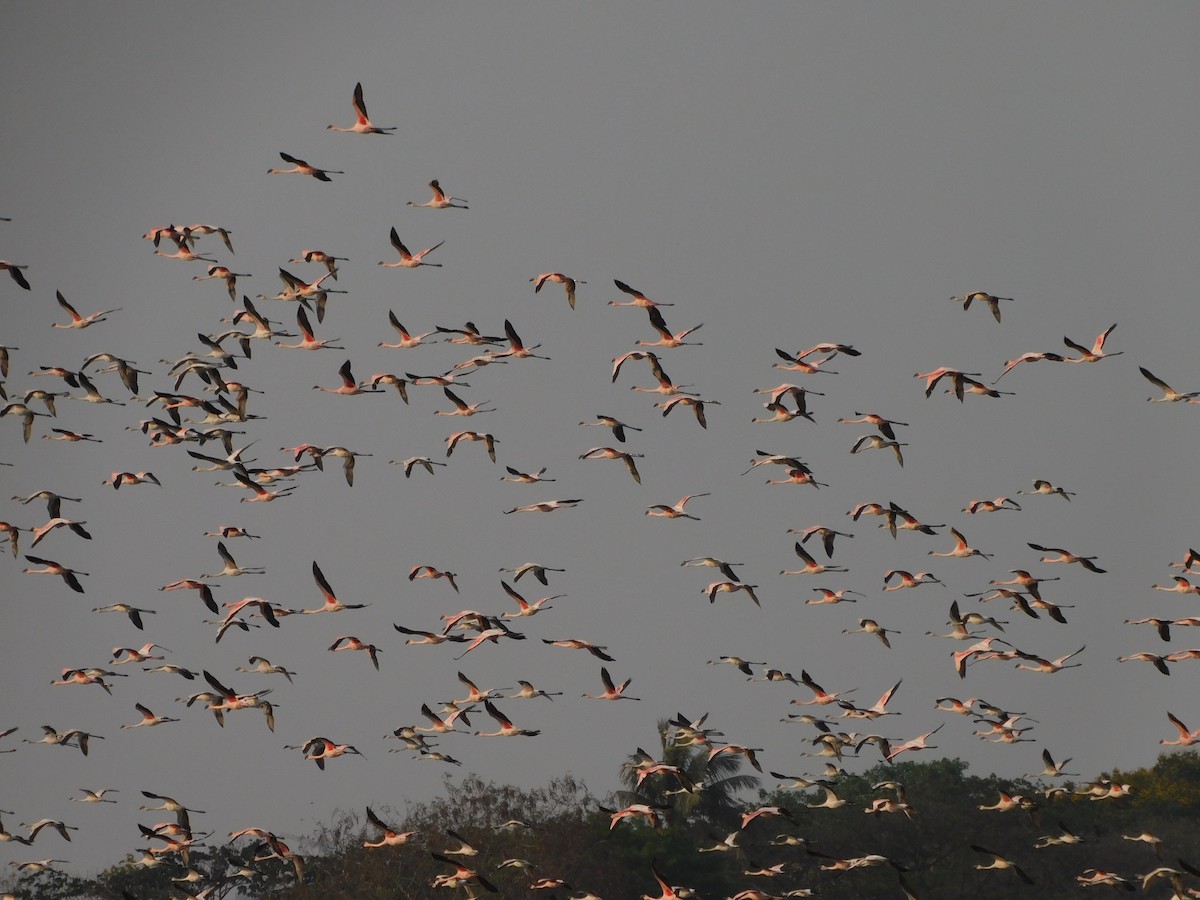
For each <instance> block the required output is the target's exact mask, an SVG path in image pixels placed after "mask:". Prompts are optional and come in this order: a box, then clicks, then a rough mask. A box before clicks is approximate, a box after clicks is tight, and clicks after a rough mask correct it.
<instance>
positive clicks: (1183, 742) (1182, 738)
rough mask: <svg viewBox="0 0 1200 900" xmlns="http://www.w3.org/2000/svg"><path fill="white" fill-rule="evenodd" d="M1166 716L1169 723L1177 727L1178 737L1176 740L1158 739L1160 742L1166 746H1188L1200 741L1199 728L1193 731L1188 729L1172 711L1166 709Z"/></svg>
mask: <svg viewBox="0 0 1200 900" xmlns="http://www.w3.org/2000/svg"><path fill="white" fill-rule="evenodd" d="M1167 718H1168V719H1170V720H1171V724H1172V725H1174V726H1175V727H1176V728H1177V729H1179V737H1178V738H1177V739H1176V740H1167V739H1166V738H1163V739H1162V740H1160V741H1159V743H1160V744H1165V745H1166V746H1168V747H1171V746H1174V747H1190V746H1192V745H1193V744H1196V743H1200V728H1197V729H1196V730H1195V731H1192V730H1190V729H1189V728H1188V727H1187V726H1186V725H1184V724H1183V722H1182V721H1181V720H1180V719H1179V717H1178V716H1176V715H1175V714H1174V713H1172V712H1170V711H1168V712H1167Z"/></svg>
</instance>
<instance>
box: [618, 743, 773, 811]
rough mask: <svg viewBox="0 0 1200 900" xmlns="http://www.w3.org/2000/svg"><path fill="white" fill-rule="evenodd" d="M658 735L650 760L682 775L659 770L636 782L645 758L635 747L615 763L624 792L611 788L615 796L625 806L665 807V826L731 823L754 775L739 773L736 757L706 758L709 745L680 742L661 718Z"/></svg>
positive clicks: (752, 786) (751, 787)
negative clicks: (656, 753)
mask: <svg viewBox="0 0 1200 900" xmlns="http://www.w3.org/2000/svg"><path fill="white" fill-rule="evenodd" d="M658 737H659V752H660V756H659V758H658V760H656V762H659V763H662V764H664V765H667V766H672V767H674V768H676V769H678V770H679V772H681V773H682V774H683V776H684V779H683V780H681V779H680V778H678V777H676V776H675V775H674V774H673V773H671V772H670V771H664V772H661V773H654V774H651V775H647V776H646V777H645V778H643V779H642V780H641V782H640V783H639V776H640V775H641V772H640V771H639V770H640V766H641V764H642V763H644V762H645V755H644V751H640V750H639V752H638V753H635V754H632V755H631V756H630V757H629V761H628V762H626V763H624V764H623V765H622V766H621V783H622V784H623V785H624V786H625V790H623V791H618V792H617V794H616V798H617V800H618V801H619V802H621V803H622V804H625V805H628V804H630V803H648V804H652V805H654V806H662V807H667V808H668V812H667V813H666V824H667V826H668V827H671V826H675V825H679V824H682V823H684V822H692V823H695V822H704V823H707V824H710V825H714V826H720V827H725V826H728V825H731V824H734V823H736V822H737V820H738V816H739V815H740V814H741V804H740V802H739V800H738V798H739V796H740V795H742V794H744V793H746V792H748V791H752V790H754V789H755V788H757V787H758V778H756V777H755V776H753V775H742V774H740V772H741V768H742V759H741V757H739V756H730V755H721V756H718V757H716V758H715V759H712V760H711V761H710V760H709V752H710V748H709V747H707V746H705V745H699V746H695V745H691V744H681V743H680V742H679V741H678V740H677V739H676V731H675V729H673V728H672V726H671V723H670V722H669V721H668V720H666V719H659V720H658ZM692 786H694V788H693V787H692Z"/></svg>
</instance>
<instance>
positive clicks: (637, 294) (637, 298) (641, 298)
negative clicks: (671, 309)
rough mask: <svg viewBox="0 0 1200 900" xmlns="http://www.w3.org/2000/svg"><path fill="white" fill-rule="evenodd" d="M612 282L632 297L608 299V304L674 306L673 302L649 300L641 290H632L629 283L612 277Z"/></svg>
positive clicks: (645, 306) (644, 306)
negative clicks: (630, 298)
mask: <svg viewBox="0 0 1200 900" xmlns="http://www.w3.org/2000/svg"><path fill="white" fill-rule="evenodd" d="M613 284H615V285H616V286H617V289H618V290H620V291H623V292H624V293H626V294H628V295H629V296H630V297H632V298H633V299H632V300H609V301H608V305H609V306H641V307H643V308H647V307H653V306H674V305H675V304H674V303H657V302H655V301H654V300H651V299H650V298H649V297H647V296H646V295H645V294H643V293H642V292H641V291H638V290H634V289H633V288H631V287H630V286H629V285H627V284H626V283H625V282H623V281H617V280H616V279H615V278H614V279H613Z"/></svg>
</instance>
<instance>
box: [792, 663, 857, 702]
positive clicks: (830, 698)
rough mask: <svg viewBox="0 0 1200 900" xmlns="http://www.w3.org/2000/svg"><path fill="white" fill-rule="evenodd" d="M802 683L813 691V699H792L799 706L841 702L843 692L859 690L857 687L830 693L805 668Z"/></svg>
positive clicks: (801, 675) (802, 670)
mask: <svg viewBox="0 0 1200 900" xmlns="http://www.w3.org/2000/svg"><path fill="white" fill-rule="evenodd" d="M800 683H801V684H803V685H804V686H805V687H806V688H808V689H809V690H810V691H812V692H813V698H812V699H811V700H803V701H801V700H793V701H792V703H793V704H794V705H799V706H828V705H830V704H832V703H837V702H839V700H840V699H841V697H842V695H843V694H850V693H853V692H854V691H856V690H857V688H851V689H850V690H848V691H837V692H835V693H829V692H828V691H826V690H825V689H824V688H823V687H821V686H820V685H819V684H817V683H816V682H815V681H813V680H812V678H810V677H809V674H808V672H806V671H805V670H804V669H801V670H800Z"/></svg>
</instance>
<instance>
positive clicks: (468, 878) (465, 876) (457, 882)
mask: <svg viewBox="0 0 1200 900" xmlns="http://www.w3.org/2000/svg"><path fill="white" fill-rule="evenodd" d="M429 855H430V856H432V857H433V858H434V859H436V860H437V861H438V862H444V863H448V864H449V865H452V866H454V869H455V870H454V871H453V872H451V873H450V874H445V873H443V874H441V875H438V876H437V877H436V878H434V879H433V881H432V882H430V884H431V885H432V886H433V887H435V888H439V887H448V888H457V887H464V886H466V885H469V884H471V883H472V882H474V883H475V884H478V885H479V886H480V887H481V888H483V889H484V890H485V891H488V892H489V893H493V894H495V893H498V888H497V887H496V886H495V885H494V884H492V883H491V882H490V881H488V880H487V879H486V878H484V877H483V876H482V875H480V874H479V873H478V872H476V871H475V870H474V869H468V868H467V867H466V866H464V865H463V864H462V863H457V862H455V861H454V860H452V859H450V858H449V857H446V856H442V855H441V854H440V853H432V852H431V853H430V854H429Z"/></svg>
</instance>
